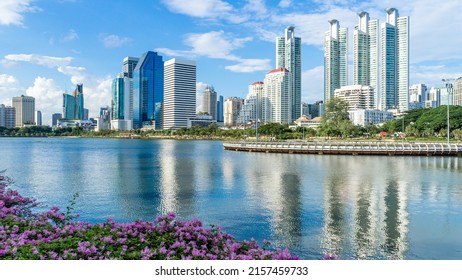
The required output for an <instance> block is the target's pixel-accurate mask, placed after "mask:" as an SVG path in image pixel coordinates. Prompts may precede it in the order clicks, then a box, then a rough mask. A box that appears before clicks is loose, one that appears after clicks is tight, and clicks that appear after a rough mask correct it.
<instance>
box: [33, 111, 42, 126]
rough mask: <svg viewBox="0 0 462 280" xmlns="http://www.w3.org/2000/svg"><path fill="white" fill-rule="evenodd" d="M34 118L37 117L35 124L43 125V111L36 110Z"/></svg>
mask: <svg viewBox="0 0 462 280" xmlns="http://www.w3.org/2000/svg"><path fill="white" fill-rule="evenodd" d="M34 119H35V125H37V126H42V112H41V111H35V114H34Z"/></svg>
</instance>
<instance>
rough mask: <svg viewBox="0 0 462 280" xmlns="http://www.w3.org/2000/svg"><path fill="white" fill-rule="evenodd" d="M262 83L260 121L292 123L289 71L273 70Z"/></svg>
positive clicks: (282, 69)
mask: <svg viewBox="0 0 462 280" xmlns="http://www.w3.org/2000/svg"><path fill="white" fill-rule="evenodd" d="M263 83H264V96H263V98H262V102H261V103H262V121H263V122H264V123H270V122H276V123H281V124H283V123H292V106H291V104H292V102H291V100H290V99H291V94H290V75H289V71H288V70H287V69H285V68H278V69H274V70H272V71H270V72H268V74H266V76H265V80H264V81H263ZM298 105H299V107H300V104H298ZM298 110H300V108H298Z"/></svg>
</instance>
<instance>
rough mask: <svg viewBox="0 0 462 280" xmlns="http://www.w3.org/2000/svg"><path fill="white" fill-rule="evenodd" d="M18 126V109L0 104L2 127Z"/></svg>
mask: <svg viewBox="0 0 462 280" xmlns="http://www.w3.org/2000/svg"><path fill="white" fill-rule="evenodd" d="M15 125H16V108H14V107H11V106H5V105H4V104H0V127H6V128H13V127H15Z"/></svg>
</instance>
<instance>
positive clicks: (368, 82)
mask: <svg viewBox="0 0 462 280" xmlns="http://www.w3.org/2000/svg"><path fill="white" fill-rule="evenodd" d="M358 16H359V24H358V25H357V26H355V28H354V31H353V40H354V43H353V76H354V77H353V84H354V85H363V86H370V87H372V89H373V90H374V103H375V107H376V108H378V103H379V97H378V94H379V86H378V75H379V29H378V24H379V22H378V20H370V19H369V14H368V13H367V12H360V13H358Z"/></svg>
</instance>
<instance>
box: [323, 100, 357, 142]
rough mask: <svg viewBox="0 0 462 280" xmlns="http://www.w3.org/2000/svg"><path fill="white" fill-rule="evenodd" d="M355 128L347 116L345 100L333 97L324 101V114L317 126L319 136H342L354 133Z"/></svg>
mask: <svg viewBox="0 0 462 280" xmlns="http://www.w3.org/2000/svg"><path fill="white" fill-rule="evenodd" d="M355 130H356V127H355V126H354V125H353V123H352V122H351V121H350V118H349V114H348V102H347V101H345V100H343V99H340V98H337V97H334V98H332V99H330V100H329V101H327V102H326V103H325V109H324V115H323V116H322V119H321V124H320V125H319V128H318V132H319V135H320V136H328V137H342V138H344V137H348V136H350V135H352V134H356V132H355Z"/></svg>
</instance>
